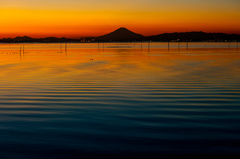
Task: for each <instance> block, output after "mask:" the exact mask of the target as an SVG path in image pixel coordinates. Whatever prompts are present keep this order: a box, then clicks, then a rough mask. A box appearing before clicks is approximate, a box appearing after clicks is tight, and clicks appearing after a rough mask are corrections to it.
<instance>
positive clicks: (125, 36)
mask: <svg viewBox="0 0 240 159" xmlns="http://www.w3.org/2000/svg"><path fill="white" fill-rule="evenodd" d="M144 41H145V42H147V41H154V42H239V41H240V34H226V33H205V32H201V31H199V32H175V33H164V34H159V35H153V36H143V35H141V34H137V33H134V32H132V31H130V30H128V29H126V28H123V27H122V28H119V29H117V30H115V31H113V32H111V33H108V34H105V35H103V36H99V37H85V38H79V39H72V38H65V37H62V38H57V37H46V38H31V37H28V36H23V37H20V36H18V37H15V38H2V39H0V43H86V42H144Z"/></svg>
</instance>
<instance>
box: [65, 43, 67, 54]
mask: <svg viewBox="0 0 240 159" xmlns="http://www.w3.org/2000/svg"><path fill="white" fill-rule="evenodd" d="M65 52H67V42H66V43H65Z"/></svg>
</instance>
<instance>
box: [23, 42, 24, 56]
mask: <svg viewBox="0 0 240 159" xmlns="http://www.w3.org/2000/svg"><path fill="white" fill-rule="evenodd" d="M23 55H24V44H23Z"/></svg>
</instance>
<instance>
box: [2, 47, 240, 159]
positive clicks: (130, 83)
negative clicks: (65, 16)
mask: <svg viewBox="0 0 240 159" xmlns="http://www.w3.org/2000/svg"><path fill="white" fill-rule="evenodd" d="M239 51H240V50H238V44H237V43H189V44H188V45H187V44H186V43H171V44H170V47H169V49H168V44H167V43H151V44H150V45H149V46H148V43H142V44H141V43H108V44H107V43H105V44H103V43H99V44H97V43H95V44H0V71H1V72H0V158H3V159H5V158H7V159H8V158H10V159H15V158H24V159H31V158H37V159H38V158H48V159H57V158H118V157H119V158H127V157H129V158H135V157H138V158H143V157H144V158H159V157H169V156H175V155H176V156H177V155H187V156H191V155H193V156H199V155H207V156H208V155H209V156H210V155H213V156H218V155H219V156H221V155H227V156H230V155H231V156H239V155H240V151H239V149H240V69H239V68H240V52H239Z"/></svg>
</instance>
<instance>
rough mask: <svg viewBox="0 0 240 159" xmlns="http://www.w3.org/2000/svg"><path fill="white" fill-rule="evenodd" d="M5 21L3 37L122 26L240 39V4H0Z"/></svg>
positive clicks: (3, 0)
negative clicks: (237, 36)
mask: <svg viewBox="0 0 240 159" xmlns="http://www.w3.org/2000/svg"><path fill="white" fill-rule="evenodd" d="M0 17H1V18H0V38H3V37H16V36H24V35H26V36H31V37H47V36H56V37H74V38H79V37H84V36H99V35H103V34H106V33H108V32H111V31H113V30H115V29H117V28H119V27H126V28H128V29H130V30H132V31H134V32H137V33H140V34H143V35H156V34H160V33H165V32H185V31H204V32H224V33H237V34H240V20H239V18H240V0H201V1H200V0H121V1H120V0H119V1H117V0H0Z"/></svg>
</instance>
